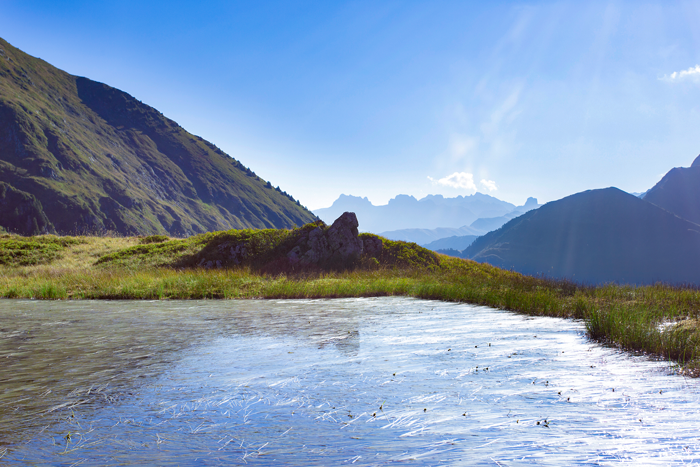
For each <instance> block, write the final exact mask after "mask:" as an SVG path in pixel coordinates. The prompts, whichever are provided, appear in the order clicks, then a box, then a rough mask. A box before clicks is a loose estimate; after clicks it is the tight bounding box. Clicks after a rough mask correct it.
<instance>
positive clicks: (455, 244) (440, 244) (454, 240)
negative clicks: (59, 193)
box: [422, 235, 479, 256]
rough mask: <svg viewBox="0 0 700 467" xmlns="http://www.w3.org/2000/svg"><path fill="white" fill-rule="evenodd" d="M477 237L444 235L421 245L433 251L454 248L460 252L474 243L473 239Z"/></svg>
mask: <svg viewBox="0 0 700 467" xmlns="http://www.w3.org/2000/svg"><path fill="white" fill-rule="evenodd" d="M477 238H479V237H478V236H477V235H462V236H454V237H446V238H441V239H439V240H435V241H434V242H430V243H426V244H425V245H422V246H424V247H425V248H427V249H429V250H433V251H438V250H454V251H457V252H461V251H462V250H465V249H466V248H467V247H468V246H469V245H471V244H472V243H474V240H476V239H477ZM452 256H455V255H452Z"/></svg>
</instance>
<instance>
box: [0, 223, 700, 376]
mask: <svg viewBox="0 0 700 467" xmlns="http://www.w3.org/2000/svg"><path fill="white" fill-rule="evenodd" d="M301 229H304V228H301ZM301 229H297V230H301ZM285 232H287V233H285ZM294 232H295V231H284V232H280V231H249V232H247V233H246V235H249V237H252V238H253V240H255V241H259V242H260V238H258V237H260V236H263V235H268V234H269V236H268V237H265V238H277V239H278V243H276V244H275V243H274V242H268V243H270V244H271V246H269V245H268V246H267V247H266V248H267V249H264V250H262V252H261V253H259V254H258V255H257V256H252V257H251V260H250V261H249V263H248V264H241V265H225V266H224V267H221V268H210V269H205V268H202V267H198V266H197V265H196V264H197V263H194V265H192V264H193V262H194V261H193V260H189V259H188V258H194V259H195V260H197V261H200V259H199V258H201V257H203V255H204V254H205V253H207V252H213V253H217V251H220V249H218V245H219V244H221V242H222V241H223V240H222V239H224V240H225V241H226V242H231V241H232V240H231V238H238V237H240V236H241V235H242V234H241V231H228V232H219V233H211V234H203V235H202V236H197V237H191V238H188V239H167V240H165V241H161V242H152V243H144V238H142V237H141V238H140V237H125V238H103V237H53V236H43V237H16V236H5V237H2V238H0V242H2V241H5V242H6V245H10V243H12V244H14V245H19V246H18V247H16V248H15V250H14V251H15V252H16V253H13V250H11V248H10V247H9V246H5V248H4V251H5V253H7V252H9V253H7V255H6V256H7V257H10V258H11V259H12V260H14V261H15V263H14V264H13V263H11V262H10V263H9V264H8V261H5V262H4V263H3V264H0V298H17V299H46V300H56V299H71V300H91V299H93V300H167V299H173V300H187V299H324V298H327V299H330V298H351V297H358V298H359V297H382V296H393V295H396V296H405V297H414V298H418V299H429V300H442V301H447V302H461V303H468V304H472V305H478V306H489V307H492V308H496V309H501V310H506V311H512V312H517V313H520V314H526V315H532V316H552V317H560V318H573V319H580V320H583V321H584V322H585V325H586V330H587V334H588V336H589V337H590V338H591V339H593V340H595V341H598V342H602V343H605V344H608V345H613V346H616V347H618V348H620V349H624V350H630V351H640V352H644V353H646V354H648V355H650V356H656V357H658V358H663V359H666V360H673V361H675V362H677V363H678V364H679V365H680V368H681V371H682V372H683V373H685V374H688V375H692V376H700V290H698V289H697V288H694V287H671V286H667V285H662V284H657V285H652V286H638V287H637V286H621V285H604V286H596V287H591V286H581V285H577V284H575V283H571V282H567V281H564V280H551V279H544V278H538V277H532V276H525V275H522V274H519V273H516V272H512V271H506V270H502V269H498V268H496V267H493V266H490V265H488V264H484V263H476V262H474V261H470V260H463V259H459V258H452V257H448V256H444V255H439V254H435V253H433V252H431V251H429V250H425V249H424V248H422V247H419V246H417V245H415V244H409V243H405V242H392V241H390V240H386V239H381V238H380V237H376V236H373V237H375V238H378V239H381V241H382V242H383V247H382V248H383V249H382V251H381V253H380V254H378V255H377V257H378V259H377V257H371V258H359V259H358V260H357V261H356V262H355V263H353V264H351V265H350V266H349V267H347V268H345V270H343V269H340V268H339V269H337V270H333V269H329V268H325V270H324V268H320V267H316V268H310V269H309V268H307V269H306V270H300V271H296V272H295V271H287V272H285V271H279V272H274V271H273V272H266V271H265V267H267V266H266V264H269V263H256V262H255V261H257V259H258V258H264V259H265V261H272V264H274V265H275V266H276V267H277V268H278V269H279V261H277V259H278V258H277V257H275V254H276V253H275V251H276V250H275V248H278V246H279V245H280V244H282V243H283V242H285V241H286V240H285V238H287V237H290V236H291V235H292V234H294ZM244 233H245V232H244ZM362 235H363V236H366V235H370V234H362ZM236 236H238V237H236ZM256 236H257V237H256ZM256 238H257V240H256ZM265 238H263V239H265ZM145 239H148V237H146V238H145ZM253 240H249V241H251V242H252V241H253ZM8 242H9V243H8ZM261 243H262V242H261ZM47 245H48V246H49V247H50V248H44V247H46V246H47ZM2 246H3V245H0V250H1V249H2ZM42 248H44V249H43V250H42ZM42 251H43V252H44V253H42ZM271 252H272V253H275V254H272V253H271ZM213 253H212V254H213ZM42 255H43V256H42ZM278 256H279V255H278ZM105 258H107V259H109V261H107V260H105ZM204 258H205V259H206V256H204ZM271 258H272V259H271ZM188 261H189V263H188ZM275 261H277V262H275Z"/></svg>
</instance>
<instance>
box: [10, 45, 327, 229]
mask: <svg viewBox="0 0 700 467" xmlns="http://www.w3.org/2000/svg"><path fill="white" fill-rule="evenodd" d="M313 220H315V216H314V215H313V214H312V213H311V212H310V211H308V210H306V209H305V208H304V207H303V206H301V205H300V204H299V203H298V202H297V201H295V200H294V198H292V197H291V196H290V195H288V194H287V193H285V192H283V191H281V190H280V189H279V188H274V187H272V186H271V185H270V184H269V183H268V182H265V181H264V180H262V179H261V178H260V177H258V176H257V175H255V173H254V172H253V171H251V170H250V169H249V168H247V167H244V166H243V165H242V164H241V163H240V162H238V161H237V160H235V159H232V158H231V157H229V156H227V155H226V154H224V153H223V152H222V151H221V150H220V149H218V148H217V147H216V146H214V145H213V144H211V143H209V142H207V141H205V140H203V139H202V138H200V137H197V136H194V135H192V134H190V133H188V132H187V131H185V130H184V129H183V128H181V127H180V126H179V125H178V124H177V123H176V122H174V121H172V120H170V119H168V118H166V117H165V116H164V115H162V114H161V113H160V112H158V111H157V110H156V109H153V108H151V107H149V106H147V105H145V104H143V103H142V102H140V101H138V100H137V99H135V98H133V97H132V96H130V95H128V94H126V93H124V92H122V91H120V90H118V89H114V88H111V87H109V86H107V85H105V84H102V83H97V82H94V81H91V80H89V79H87V78H79V77H75V76H72V75H70V74H68V73H65V72H64V71H61V70H59V69H57V68H55V67H53V66H51V65H50V64H48V63H46V62H44V61H42V60H40V59H37V58H34V57H31V56H29V55H27V54H25V53H24V52H22V51H21V50H19V49H16V48H14V47H12V46H11V45H10V44H8V43H7V42H5V41H4V40H2V39H0V225H2V227H4V228H5V229H6V230H8V231H11V232H18V233H22V234H37V233H60V234H71V233H72V234H75V233H81V232H105V231H115V232H119V233H121V234H125V235H146V234H168V235H172V236H188V235H193V234H196V233H202V232H207V231H213V230H225V229H231V228H286V227H292V226H293V225H303V224H305V223H307V222H311V221H313Z"/></svg>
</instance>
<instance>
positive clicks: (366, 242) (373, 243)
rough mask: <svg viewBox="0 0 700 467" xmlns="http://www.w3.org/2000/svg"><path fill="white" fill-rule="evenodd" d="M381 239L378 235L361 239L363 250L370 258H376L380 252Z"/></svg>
mask: <svg viewBox="0 0 700 467" xmlns="http://www.w3.org/2000/svg"><path fill="white" fill-rule="evenodd" d="M382 246H383V244H382V239H381V238H378V237H366V238H363V239H362V247H363V249H364V252H365V254H366V255H367V256H369V257H370V258H377V257H379V256H380V255H381V254H382Z"/></svg>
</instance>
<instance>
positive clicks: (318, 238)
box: [287, 212, 381, 265]
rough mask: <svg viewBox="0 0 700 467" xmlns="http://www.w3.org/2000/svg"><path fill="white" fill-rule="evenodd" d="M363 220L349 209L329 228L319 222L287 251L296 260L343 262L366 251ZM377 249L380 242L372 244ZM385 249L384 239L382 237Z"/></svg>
mask: <svg viewBox="0 0 700 467" xmlns="http://www.w3.org/2000/svg"><path fill="white" fill-rule="evenodd" d="M358 225H359V223H358V222H357V216H355V213H352V212H346V213H344V214H343V215H342V216H340V217H339V218H338V219H336V220H335V222H333V225H331V226H330V227H329V228H325V226H318V227H316V228H315V229H313V230H312V231H311V232H309V233H308V235H304V236H302V237H301V238H300V239H299V240H298V241H297V244H296V245H295V246H294V248H292V249H291V251H289V253H287V258H289V259H290V260H291V261H292V262H293V263H296V262H299V263H301V264H307V265H308V264H323V263H329V262H334V263H343V262H347V261H352V260H354V259H357V258H359V257H360V255H362V253H363V251H364V244H363V242H362V240H361V239H360V238H359V236H358V235H359V232H358V230H357V227H358ZM372 248H374V249H376V248H377V247H376V245H375V244H372ZM379 250H381V240H380V241H379Z"/></svg>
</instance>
